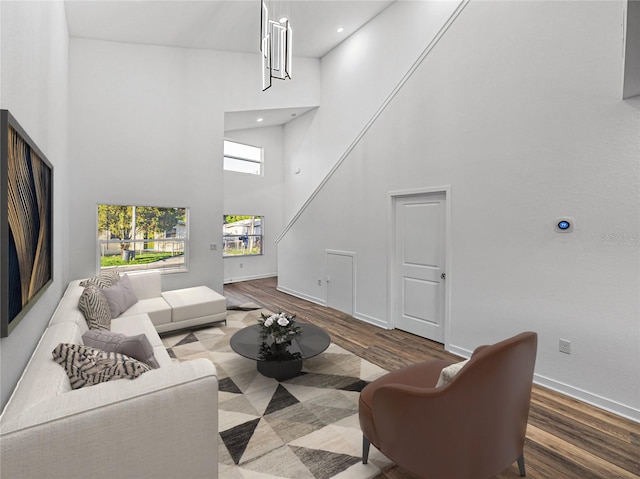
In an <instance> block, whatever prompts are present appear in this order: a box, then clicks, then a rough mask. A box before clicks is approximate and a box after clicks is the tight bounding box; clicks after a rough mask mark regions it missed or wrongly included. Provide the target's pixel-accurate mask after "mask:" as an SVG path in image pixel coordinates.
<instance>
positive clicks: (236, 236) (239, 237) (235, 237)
mask: <svg viewBox="0 0 640 479" xmlns="http://www.w3.org/2000/svg"><path fill="white" fill-rule="evenodd" d="M228 216H249V217H251V218H253V220H254V228H256V225H255V220H256V219H259V220H260V224H259V226H258V228H259V231H260V233H255V232H254V233H252V234H250V233H241V234H228V233H227V232H226V225H227V224H230V223H227V222H226V218H227V217H228ZM241 221H246V220H241ZM244 238H246V241H245V240H244ZM249 238H254V239H255V240H257V241H256V242H257V243H259V248H260V252H259V253H251V252H248V253H238V254H227V253H226V251H227V240H228V239H232V240H233V242H234V243H236V244H238V243H239V242H240V241H243V243H244V244H245V245H247V242H249ZM251 244H254V243H253V242H252V243H251ZM237 249H240V248H237ZM242 249H244V246H243V247H242ZM252 249H253V248H249V251H251V250H252ZM263 255H264V215H229V214H225V215H223V216H222V257H223V258H242V257H247V256H263Z"/></svg>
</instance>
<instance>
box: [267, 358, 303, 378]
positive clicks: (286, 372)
mask: <svg viewBox="0 0 640 479" xmlns="http://www.w3.org/2000/svg"><path fill="white" fill-rule="evenodd" d="M256 363H257V368H258V372H259V373H260V374H262V375H263V376H266V377H268V378H273V379H276V380H278V381H284V380H285V379H291V378H294V377H296V376H297V375H298V374H300V371H302V359H295V360H293V361H256Z"/></svg>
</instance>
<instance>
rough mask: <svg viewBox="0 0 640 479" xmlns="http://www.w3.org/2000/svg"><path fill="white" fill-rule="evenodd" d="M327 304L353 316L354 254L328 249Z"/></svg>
mask: <svg viewBox="0 0 640 479" xmlns="http://www.w3.org/2000/svg"><path fill="white" fill-rule="evenodd" d="M327 306H329V307H330V308H333V309H337V310H338V311H342V312H343V313H347V314H349V315H351V316H353V254H352V253H342V252H332V251H327Z"/></svg>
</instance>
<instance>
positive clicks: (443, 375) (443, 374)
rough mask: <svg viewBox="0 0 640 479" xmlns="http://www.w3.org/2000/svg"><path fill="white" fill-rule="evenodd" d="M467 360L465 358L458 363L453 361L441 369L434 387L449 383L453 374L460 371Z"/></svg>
mask: <svg viewBox="0 0 640 479" xmlns="http://www.w3.org/2000/svg"><path fill="white" fill-rule="evenodd" d="M468 362H469V360H468V359H465V360H464V361H460V362H459V363H454V364H451V365H450V366H447V367H446V368H443V369H442V371H440V377H439V378H438V382H437V383H436V387H437V388H439V387H441V386H446V385H447V384H449V382H450V381H451V380H452V379H453V378H454V377H455V375H456V374H458V371H460V370H461V369H462V368H463V367H464V365H465V364H467V363H468Z"/></svg>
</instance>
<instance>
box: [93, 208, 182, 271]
mask: <svg viewBox="0 0 640 479" xmlns="http://www.w3.org/2000/svg"><path fill="white" fill-rule="evenodd" d="M100 206H115V207H124V208H134V207H135V208H158V209H169V210H171V209H175V210H184V228H181V234H182V235H183V236H170V237H165V238H155V237H154V238H140V237H138V235H137V234H136V238H129V239H126V238H125V239H122V238H114V234H113V233H109V234H110V235H111V238H106V239H104V238H102V239H101V236H102V235H103V234H104V233H106V232H110V230H106V231H105V230H100V229H99V223H100V220H99V216H100ZM181 221H182V220H176V224H175V225H174V226H173V228H172V230H174V229H176V227H178V226H180V223H181ZM189 229H190V210H189V208H188V207H184V206H156V205H148V204H142V205H123V204H116V203H97V204H96V272H97V273H100V272H102V271H110V270H115V271H119V272H124V273H134V272H140V271H157V272H159V273H160V274H174V273H186V272H188V271H189V242H190V236H189ZM168 231H170V230H165V231H163V234H165V235H166V233H167V232H168ZM176 233H177V232H176ZM121 243H128V244H129V245H132V246H133V248H132V249H133V251H134V254H133V257H134V258H135V256H136V255H137V254H138V253H137V252H138V251H143V250H147V249H148V248H145V247H144V246H143V247H142V248H137V247H136V245H137V244H142V245H145V244H147V245H148V244H149V243H153V244H154V248H155V244H163V243H164V244H165V245H166V244H171V243H172V246H173V244H176V243H181V244H182V245H183V248H182V254H176V255H175V257H178V256H183V258H184V259H183V261H182V263H180V264H178V265H176V266H165V267H153V264H154V263H157V262H158V261H154V262H151V263H146V264H128V263H125V264H117V265H114V266H102V264H101V258H102V257H103V256H105V255H104V248H103V247H104V246H106V248H107V250H108V249H110V248H109V247H110V245H120V244H121ZM175 251H176V250H175V249H173V248H172V250H171V252H172V253H173V252H175ZM178 251H180V250H179V249H178ZM164 252H167V250H166V249H164ZM120 254H121V255H122V250H121V252H120ZM172 256H173V255H172Z"/></svg>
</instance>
